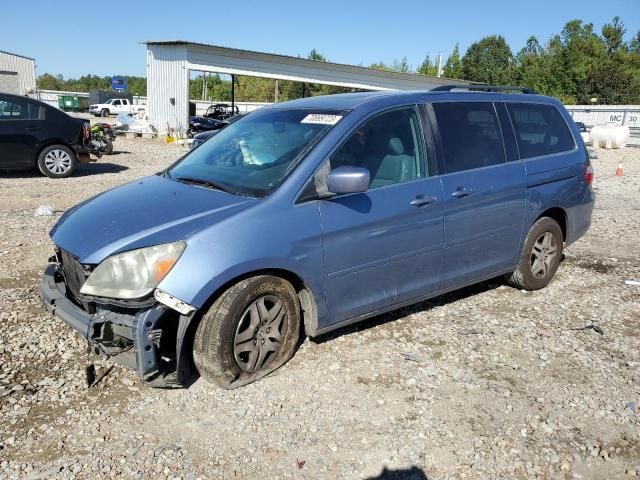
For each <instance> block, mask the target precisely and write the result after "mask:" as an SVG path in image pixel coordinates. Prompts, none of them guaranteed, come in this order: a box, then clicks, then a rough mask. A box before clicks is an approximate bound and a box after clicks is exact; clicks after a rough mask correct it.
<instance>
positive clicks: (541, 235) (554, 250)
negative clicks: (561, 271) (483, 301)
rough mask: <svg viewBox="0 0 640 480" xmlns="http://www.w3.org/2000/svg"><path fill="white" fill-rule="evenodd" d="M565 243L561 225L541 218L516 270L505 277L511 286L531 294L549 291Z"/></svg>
mask: <svg viewBox="0 0 640 480" xmlns="http://www.w3.org/2000/svg"><path fill="white" fill-rule="evenodd" d="M563 241H564V238H563V235H562V228H560V225H558V222H556V221H555V220H554V219H552V218H549V217H542V218H540V219H539V220H538V221H537V222H536V223H534V224H533V226H532V227H531V229H530V230H529V233H528V235H527V238H526V240H525V242H524V247H523V248H522V253H521V254H520V260H519V261H518V266H517V268H516V270H515V271H514V272H513V273H511V274H508V275H506V276H505V278H506V281H507V283H508V284H509V285H510V286H512V287H514V288H519V289H520V290H529V291H531V290H539V289H541V288H544V287H546V286H547V285H548V284H549V282H551V279H552V278H553V276H554V275H555V273H556V270H558V265H560V260H561V259H562V246H563Z"/></svg>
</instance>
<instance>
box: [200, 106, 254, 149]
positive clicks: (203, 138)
mask: <svg viewBox="0 0 640 480" xmlns="http://www.w3.org/2000/svg"><path fill="white" fill-rule="evenodd" d="M245 115H247V114H246V113H239V114H238V115H234V116H233V117H230V118H227V119H226V120H223V121H221V122H220V125H218V126H217V128H215V129H212V130H205V131H202V132H200V133H196V134H195V135H193V140H192V141H191V144H190V145H189V148H190V149H194V148H196V147H198V146H199V145H201V144H203V143H204V142H205V141H207V140H209V139H210V138H211V137H213V136H214V135H215V134H216V133H218V132H219V131H220V130H222V129H223V128H226V127H227V126H229V125H231V124H232V123H233V122H237V121H238V120H240V119H241V118H242V117H244V116H245ZM189 118H191V117H189Z"/></svg>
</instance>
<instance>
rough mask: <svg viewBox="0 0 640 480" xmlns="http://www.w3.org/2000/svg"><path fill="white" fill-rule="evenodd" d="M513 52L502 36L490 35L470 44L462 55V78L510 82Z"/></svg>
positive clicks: (494, 82) (500, 83) (475, 80)
mask: <svg viewBox="0 0 640 480" xmlns="http://www.w3.org/2000/svg"><path fill="white" fill-rule="evenodd" d="M512 62H513V54H512V53H511V48H509V45H507V42H506V40H505V39H504V37H502V36H499V35H491V36H489V37H484V38H483V39H482V40H480V41H478V42H475V43H473V44H471V46H470V47H469V49H468V50H467V53H466V54H465V55H464V57H462V72H463V75H464V78H466V79H468V80H472V81H474V82H484V83H489V84H493V85H505V84H508V83H510V82H511V78H512V76H513V75H512Z"/></svg>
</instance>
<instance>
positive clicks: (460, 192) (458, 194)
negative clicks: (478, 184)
mask: <svg viewBox="0 0 640 480" xmlns="http://www.w3.org/2000/svg"><path fill="white" fill-rule="evenodd" d="M472 193H473V190H472V189H470V188H459V189H457V190H456V191H455V192H453V193H452V194H451V196H452V197H455V198H462V197H466V196H468V195H471V194H472Z"/></svg>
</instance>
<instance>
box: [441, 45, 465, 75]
mask: <svg viewBox="0 0 640 480" xmlns="http://www.w3.org/2000/svg"><path fill="white" fill-rule="evenodd" d="M443 70H444V71H443V75H444V76H445V77H447V78H463V76H464V74H463V73H462V61H461V60H460V48H459V47H458V44H457V43H456V46H455V47H453V52H451V55H449V56H448V57H447V61H446V62H445V64H444V69H443Z"/></svg>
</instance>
